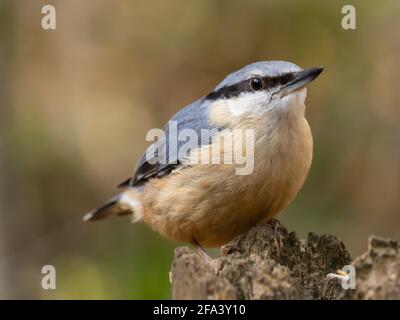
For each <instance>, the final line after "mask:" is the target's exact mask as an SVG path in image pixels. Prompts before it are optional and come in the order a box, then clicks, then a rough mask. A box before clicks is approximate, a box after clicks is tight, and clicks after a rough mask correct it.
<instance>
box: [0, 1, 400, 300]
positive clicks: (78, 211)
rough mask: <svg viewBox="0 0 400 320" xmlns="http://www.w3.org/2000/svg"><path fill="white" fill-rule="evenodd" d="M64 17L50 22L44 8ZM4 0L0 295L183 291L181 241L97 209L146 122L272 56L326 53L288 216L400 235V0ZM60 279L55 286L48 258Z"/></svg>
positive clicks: (309, 61)
mask: <svg viewBox="0 0 400 320" xmlns="http://www.w3.org/2000/svg"><path fill="white" fill-rule="evenodd" d="M46 4H52V5H54V6H55V8H56V10H57V16H56V17H57V29H56V30H52V31H44V30H43V29H42V28H41V19H42V17H43V15H42V14H41V8H42V6H43V5H46ZM345 4H350V3H349V1H317V0H315V1H294V0H285V1H282V0H279V1H278V0H260V1H256V0H251V1H244V0H242V1H239V0H237V1H233V0H229V1H227V0H226V1H222V0H220V1H212V0H202V1H199V0H169V1H155V0H150V1H112V0H96V1H94V0H90V1H78V0H68V1H61V0H60V1H51V0H32V1H23V0H13V1H5V0H0V39H1V41H0V176H1V179H0V297H1V298H44V299H46V298H51V299H62V298H68V299H69V298H76V299H83V298H95V299H97V298H110V299H117V298H123V299H136V298H141V299H149V298H162V299H164V298H165V299H167V298H169V297H170V285H169V280H168V272H169V270H170V264H171V261H172V258H173V250H174V248H175V247H176V246H177V245H182V244H177V243H172V242H170V241H168V240H165V239H162V238H161V237H160V236H159V235H158V234H156V233H154V232H152V231H151V230H150V229H149V228H147V227H146V226H145V225H142V224H135V225H132V224H130V223H129V219H122V218H121V219H109V220H106V221H102V222H99V223H93V224H85V223H83V222H82V219H81V218H82V215H83V214H84V213H85V212H87V211H88V210H90V209H92V208H94V207H96V206H98V205H99V204H101V203H102V202H103V201H104V200H106V199H108V198H109V197H110V196H112V195H113V194H114V193H115V191H116V190H115V189H114V188H113V187H114V185H115V184H116V183H118V182H120V181H121V180H123V179H125V178H127V177H128V176H129V175H130V174H131V172H132V169H133V166H134V164H135V162H136V160H137V158H138V157H139V155H140V154H141V152H142V151H143V150H144V148H145V147H146V146H147V143H146V141H145V134H146V132H147V130H149V129H150V128H157V127H158V128H159V127H162V126H163V125H164V123H165V122H166V121H167V120H168V119H169V117H170V116H171V115H173V114H174V113H175V112H176V111H177V110H178V109H180V108H181V107H183V106H184V105H186V104H188V103H189V102H192V101H193V100H195V99H197V98H199V97H200V96H202V95H204V94H206V93H207V92H209V91H210V90H211V89H212V88H213V87H214V86H215V85H216V84H217V83H218V82H219V81H220V80H222V79H223V77H224V76H225V75H227V74H228V73H230V72H232V71H234V70H236V69H239V68H241V67H242V66H244V65H246V64H248V63H251V62H255V61H259V60H288V61H292V62H294V63H296V64H298V65H300V66H302V67H312V66H316V65H323V66H324V67H325V71H324V73H323V74H322V75H321V76H320V77H319V78H318V80H317V81H316V82H314V83H313V84H312V85H311V86H310V88H309V91H308V92H309V94H308V102H307V118H308V120H309V123H310V125H311V127H312V130H313V135H314V139H315V147H314V160H313V166H312V169H311V173H310V175H309V178H308V180H307V181H306V184H305V186H304V188H303V189H302V190H301V192H300V193H299V195H298V197H297V198H296V199H295V201H294V202H293V203H292V205H291V206H290V207H289V208H288V209H287V210H285V212H284V213H283V214H282V215H281V216H280V217H279V219H280V220H281V221H282V222H283V223H284V224H285V225H286V226H287V227H288V228H289V230H294V231H296V232H297V233H298V234H300V235H301V236H302V237H303V238H304V237H307V233H308V232H309V231H314V232H318V233H331V234H334V235H336V236H338V237H339V238H341V239H342V240H343V241H344V242H345V244H346V246H347V248H348V249H349V250H350V252H351V254H352V257H355V256H357V255H359V254H360V253H362V252H363V251H365V250H366V249H367V238H368V236H369V235H370V234H375V235H380V236H383V237H391V238H400V235H399V230H400V199H399V197H400V125H399V116H400V109H399V108H400V101H399V100H400V99H399V98H400V93H399V83H400V68H399V67H400V62H399V54H400V52H399V51H400V42H399V39H400V20H399V18H398V17H399V15H400V2H399V1H395V0H393V1H379V2H376V1H372V0H371V1H365V0H363V1H361V0H360V1H351V4H352V5H354V6H355V8H356V10H357V11H356V12H357V29H356V30H343V29H342V27H341V20H342V17H343V14H342V13H341V9H342V6H343V5H345ZM46 264H52V265H54V266H55V267H56V270H57V289H56V290H47V291H45V290H43V289H42V288H41V285H40V283H41V279H42V276H43V275H42V274H41V268H42V266H43V265H46Z"/></svg>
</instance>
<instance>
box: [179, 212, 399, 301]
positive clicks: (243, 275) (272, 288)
mask: <svg viewBox="0 0 400 320" xmlns="http://www.w3.org/2000/svg"><path fill="white" fill-rule="evenodd" d="M350 264H351V265H353V266H354V267H355V269H356V289H354V290H353V289H348V290H345V289H343V288H342V285H341V281H340V280H339V279H334V278H333V279H332V278H328V277H327V275H328V274H329V273H335V272H336V271H337V270H339V269H342V268H343V266H345V265H350ZM216 265H217V266H218V267H217V268H213V267H212V266H210V265H208V264H207V263H206V262H205V261H204V260H203V259H202V258H201V257H200V256H199V255H198V254H197V253H196V252H194V251H193V250H191V249H189V248H187V247H180V248H177V249H176V250H175V258H174V261H173V264H172V270H171V283H172V297H173V299H399V298H400V277H399V275H400V244H399V242H397V241H394V240H385V239H380V238H377V237H371V238H370V242H369V249H368V251H367V252H366V253H365V254H363V255H362V256H361V257H359V258H357V259H355V260H354V261H353V262H351V259H350V255H349V253H348V252H347V250H346V248H345V246H344V244H343V243H342V242H341V241H340V240H338V239H337V238H336V237H334V236H332V235H317V234H315V233H310V234H309V235H308V239H307V242H305V241H304V240H301V239H299V238H298V236H297V235H296V233H294V232H288V231H287V229H286V228H285V227H284V226H282V225H281V224H280V223H279V221H278V220H271V221H269V222H268V223H266V224H262V225H257V226H255V227H254V228H252V229H251V230H250V231H249V232H248V233H247V234H243V235H240V236H238V237H236V238H235V239H234V240H233V241H232V242H230V243H229V244H228V245H227V246H226V247H225V248H224V254H223V255H222V256H221V257H220V258H218V259H216Z"/></svg>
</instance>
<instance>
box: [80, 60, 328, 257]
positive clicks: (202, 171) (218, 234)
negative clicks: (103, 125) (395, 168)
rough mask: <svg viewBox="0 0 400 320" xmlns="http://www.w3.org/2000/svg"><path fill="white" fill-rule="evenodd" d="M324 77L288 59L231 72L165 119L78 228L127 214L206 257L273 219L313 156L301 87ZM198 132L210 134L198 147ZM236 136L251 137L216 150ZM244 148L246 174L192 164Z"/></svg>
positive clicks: (232, 167) (233, 167)
mask: <svg viewBox="0 0 400 320" xmlns="http://www.w3.org/2000/svg"><path fill="white" fill-rule="evenodd" d="M322 71H323V67H313V68H308V69H302V68H300V67H299V66H297V65H296V64H294V63H291V62H287V61H259V62H255V63H251V64H248V65H246V66H244V67H243V68H241V69H239V70H237V71H235V72H233V73H231V74H229V75H228V76H227V77H225V79H223V81H222V82H220V83H219V84H218V85H217V86H216V87H215V88H214V89H213V90H212V91H210V92H208V93H207V94H205V95H204V96H203V97H201V98H200V99H198V100H196V101H195V102H193V103H191V104H189V105H187V106H185V107H184V108H182V109H180V110H179V111H178V112H177V113H176V114H175V115H174V116H172V118H171V119H170V120H169V121H168V124H167V125H166V126H165V127H164V129H163V130H162V132H163V133H164V135H163V136H161V137H160V138H159V139H158V140H157V141H155V142H154V143H153V144H151V145H150V147H149V148H148V149H147V150H146V152H145V153H144V154H143V155H142V157H141V158H140V159H139V161H138V162H137V165H136V167H135V169H134V173H133V175H131V176H130V177H129V178H128V179H126V180H125V181H123V182H121V183H120V184H119V185H118V187H119V188H121V189H122V190H121V192H120V193H119V194H117V195H116V196H114V197H113V198H111V199H110V200H109V201H108V202H106V203H105V204H104V205H102V206H101V207H99V208H98V209H95V210H93V211H91V212H89V213H87V214H86V215H85V216H84V218H83V219H84V221H96V220H100V219H103V218H105V217H109V216H124V215H130V216H131V217H132V222H138V221H142V222H144V223H145V224H147V225H148V226H149V227H150V228H151V229H153V230H155V231H156V232H158V233H159V234H161V235H162V236H164V237H166V238H169V239H171V240H174V241H179V242H186V243H190V244H192V245H193V246H194V247H195V249H196V251H197V252H198V253H199V254H200V256H202V257H204V259H206V260H209V259H211V258H210V257H209V255H208V254H207V251H206V250H205V248H206V247H218V246H224V245H226V244H227V243H228V242H229V241H231V240H232V239H233V238H234V237H235V236H237V235H240V234H244V233H246V232H247V231H248V230H249V229H250V228H252V227H253V226H255V225H256V224H259V223H263V222H267V221H268V220H270V219H272V218H274V217H276V216H277V215H278V214H279V213H280V212H282V211H283V210H284V209H285V208H286V207H287V206H288V205H289V204H290V203H291V201H292V200H293V199H294V198H295V196H296V195H297V193H298V192H299V190H300V189H301V188H302V186H303V184H304V182H305V180H306V177H307V175H308V173H309V170H310V167H311V162H312V157H313V137H312V133H311V129H310V126H309V124H308V122H307V120H306V118H305V100H306V96H307V88H306V87H307V85H308V84H309V83H310V82H311V81H313V80H314V79H315V78H317V77H318V76H319V74H320V73H321V72H322ZM171 124H174V125H175V127H174V130H172V129H171ZM204 130H208V131H209V132H212V133H211V134H210V136H209V137H208V138H206V139H200V138H199V137H200V136H201V134H202V133H203V131H204ZM235 130H239V131H240V130H242V131H243V130H245V131H246V132H249V133H251V134H249V135H248V136H249V137H251V139H250V140H252V141H250V143H249V144H247V142H246V143H245V142H244V139H232V140H231V141H233V142H232V143H230V142H228V143H223V144H222V143H217V142H216V141H220V140H221V137H224V136H225V137H230V138H232V137H233V138H234V137H235V136H234V134H233V133H232V132H234V131H235ZM186 131H188V132H192V133H195V134H197V138H196V137H194V138H193V139H192V140H193V141H194V142H195V143H193V146H191V147H190V148H187V146H186V147H185V141H186V140H185V141H181V140H179V141H178V142H176V140H177V139H176V137H175V139H174V138H173V137H174V135H179V134H181V133H183V132H186ZM243 136H244V135H243ZM174 140H175V141H174ZM243 145H245V146H246V148H244V149H245V151H246V152H247V153H248V154H250V155H251V157H249V158H248V159H249V162H251V163H252V164H251V165H250V166H249V168H250V169H251V170H250V171H249V170H248V171H249V172H245V173H244V174H243V173H240V172H239V173H238V170H237V169H238V164H237V163H235V162H232V161H227V163H224V161H220V162H217V161H208V162H207V161H199V159H200V160H201V159H203V158H208V157H209V156H210V154H211V158H213V156H215V155H216V154H217V155H219V156H221V155H222V156H225V155H226V154H227V153H229V152H232V150H233V149H236V147H237V149H239V147H243ZM214 146H218V148H214ZM171 148H172V149H174V148H175V151H177V152H178V155H177V154H176V153H177V152H175V154H174V152H170V151H171V150H169V149H171ZM183 149H186V150H184V151H185V152H182V154H183V156H181V157H179V152H180V151H182V150H183ZM211 149H212V150H213V151H210V150H211ZM214 149H215V150H217V151H215V150H214ZM160 159H163V160H164V161H161V160H160ZM208 159H209V158H208Z"/></svg>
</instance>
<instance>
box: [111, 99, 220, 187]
mask: <svg viewBox="0 0 400 320" xmlns="http://www.w3.org/2000/svg"><path fill="white" fill-rule="evenodd" d="M208 107H209V102H208V101H207V100H205V99H200V100H197V101H196V102H193V103H192V104H190V105H188V106H186V107H184V108H183V109H181V110H180V111H179V112H178V113H176V114H175V115H174V116H173V117H172V118H171V120H170V122H173V123H174V124H176V126H177V132H178V133H179V132H181V131H182V130H183V129H192V130H194V131H195V132H196V133H197V138H198V141H197V146H200V145H201V144H204V143H207V144H209V143H210V142H211V140H208V141H202V139H201V129H214V128H216V127H215V126H213V125H212V124H211V123H210V121H209V112H208ZM216 129H218V128H216ZM164 133H165V135H164V137H163V139H159V140H158V141H157V142H155V143H153V144H152V145H150V147H149V148H148V149H147V151H146V152H145V153H144V154H143V155H142V157H141V158H140V160H139V161H138V163H137V165H136V168H135V171H134V174H133V176H132V177H130V178H128V179H126V180H124V181H123V182H121V183H120V184H119V185H118V187H128V186H139V185H142V184H143V183H145V182H146V181H147V180H149V179H151V178H161V177H164V176H166V175H168V174H170V173H171V172H172V171H173V170H175V169H179V168H183V167H184V164H182V163H181V162H180V161H179V159H178V157H177V155H178V154H179V150H180V148H181V147H182V145H184V144H185V143H186V141H179V140H178V139H177V137H175V139H177V140H178V141H177V152H172V154H169V153H168V149H169V145H170V136H169V133H170V130H169V126H168V124H167V125H166V126H165V127H164ZM164 151H167V154H165V159H166V160H167V161H166V163H160V162H157V161H152V160H154V157H151V156H150V157H149V156H146V154H147V155H152V154H155V156H158V158H159V159H160V158H162V157H163V156H164V154H157V152H158V153H160V152H164Z"/></svg>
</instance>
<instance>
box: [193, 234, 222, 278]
mask: <svg viewBox="0 0 400 320" xmlns="http://www.w3.org/2000/svg"><path fill="white" fill-rule="evenodd" d="M192 245H193V246H194V248H195V250H196V253H197V254H198V255H199V256H200V258H201V259H202V260H203V261H204V262H205V264H206V265H207V266H209V267H210V268H211V269H212V270H213V271H214V273H216V274H217V273H218V271H219V269H220V264H219V261H218V260H217V259H213V258H212V257H210V256H209V255H208V253H207V251H206V250H205V249H204V248H203V247H202V246H201V245H200V243H198V242H197V241H196V240H193V241H192Z"/></svg>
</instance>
